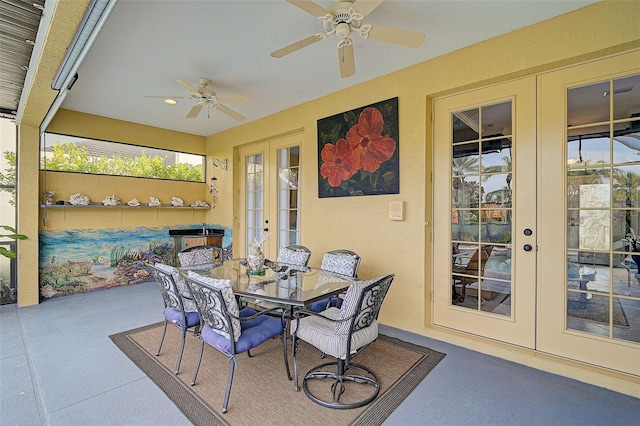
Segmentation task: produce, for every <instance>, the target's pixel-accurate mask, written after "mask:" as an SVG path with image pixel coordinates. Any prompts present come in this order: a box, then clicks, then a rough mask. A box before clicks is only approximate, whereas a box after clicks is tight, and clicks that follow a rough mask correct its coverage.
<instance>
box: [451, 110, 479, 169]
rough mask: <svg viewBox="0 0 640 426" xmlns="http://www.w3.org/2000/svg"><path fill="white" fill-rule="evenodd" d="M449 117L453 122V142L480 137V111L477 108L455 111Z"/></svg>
mask: <svg viewBox="0 0 640 426" xmlns="http://www.w3.org/2000/svg"><path fill="white" fill-rule="evenodd" d="M451 118H452V123H453V128H452V134H453V138H452V141H453V142H454V143H456V142H463V141H473V140H476V139H478V138H479V137H480V133H479V129H480V111H479V110H478V109H477V108H475V109H470V110H468V111H459V112H455V113H453V115H452V117H451ZM454 158H455V156H454Z"/></svg>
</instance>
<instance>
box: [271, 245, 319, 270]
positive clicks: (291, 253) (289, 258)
mask: <svg viewBox="0 0 640 426" xmlns="http://www.w3.org/2000/svg"><path fill="white" fill-rule="evenodd" d="M309 257H311V253H307V252H304V251H295V250H291V249H288V248H286V247H280V250H279V251H278V260H277V261H278V263H288V264H289V265H302V266H305V265H306V264H307V263H308V262H309Z"/></svg>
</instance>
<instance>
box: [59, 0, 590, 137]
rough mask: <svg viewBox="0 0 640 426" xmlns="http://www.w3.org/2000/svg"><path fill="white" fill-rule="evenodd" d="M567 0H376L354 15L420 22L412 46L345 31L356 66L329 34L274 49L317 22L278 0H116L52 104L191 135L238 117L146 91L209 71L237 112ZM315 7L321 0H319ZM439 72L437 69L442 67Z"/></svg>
mask: <svg viewBox="0 0 640 426" xmlns="http://www.w3.org/2000/svg"><path fill="white" fill-rule="evenodd" d="M595 1H596V0H568V1H559V0H554V1H540V0H535V1H528V0H502V1H495V0H494V1H484V0H473V1H431V0H422V1H406V0H386V1H385V2H384V3H382V4H381V5H380V6H379V7H378V8H377V9H375V10H374V11H373V12H372V13H371V14H370V15H369V16H367V17H366V18H365V20H364V23H368V24H374V25H375V24H381V25H386V26H392V27H399V28H405V29H410V30H414V31H421V32H424V33H426V41H425V43H424V44H423V45H422V46H421V47H419V48H416V49H412V48H407V47H403V46H397V45H393V44H388V43H382V42H378V41H375V40H365V39H362V38H361V37H360V36H359V35H356V34H354V35H353V36H352V37H353V41H354V51H355V61H356V74H355V75H354V76H352V77H349V78H344V79H343V78H340V76H339V69H338V55H337V39H336V38H335V36H332V37H330V38H327V39H325V40H322V41H319V42H317V43H315V44H312V45H311V46H308V47H305V48H303V49H301V50H299V51H296V52H294V53H291V54H290V55H288V56H285V57H283V58H280V59H275V58H272V57H271V56H270V53H271V52H272V51H274V50H277V49H279V48H282V47H284V46H286V45H288V44H291V43H293V42H295V41H298V40H300V39H303V38H306V37H308V36H310V35H313V34H315V33H318V32H321V31H322V30H323V27H322V24H321V23H320V22H319V21H318V20H317V19H316V18H314V17H313V16H312V15H310V14H308V13H306V12H304V11H303V10H301V9H299V8H297V7H295V6H293V5H292V4H289V3H287V2H286V1H284V0H263V1H247V0H234V1H221V0H213V1H211V0H210V1H139V0H134V1H131V0H119V1H118V3H117V4H116V6H115V8H114V10H113V12H112V13H111V15H110V17H109V19H108V21H107V22H106V24H105V25H104V27H103V29H102V31H101V33H100V34H99V36H98V37H97V38H96V40H95V42H94V44H93V46H92V47H91V50H90V51H89V53H88V54H87V56H86V57H85V59H84V61H83V63H82V64H81V66H80V68H79V70H78V75H79V79H78V81H77V82H76V83H75V85H74V86H73V88H72V90H71V91H70V92H69V93H68V95H67V97H66V98H65V100H64V102H63V103H62V108H66V109H70V110H75V111H80V112H85V113H90V114H96V115H100V116H104V117H110V118H115V119H120V120H125V121H131V122H135V123H141V124H146V125H150V126H155V127H160V128H165V129H171V130H178V131H182V132H187V133H191V134H197V135H203V136H207V135H211V134H214V133H218V132H220V131H222V130H225V129H228V128H231V127H234V126H237V125H239V124H241V123H239V122H237V121H235V120H233V119H232V118H230V117H228V116H227V115H225V114H223V113H221V112H219V111H216V110H213V109H212V110H211V111H210V114H209V117H208V116H207V109H206V108H204V109H203V110H202V111H201V113H200V115H199V116H198V117H197V118H195V119H187V118H185V116H186V114H187V112H188V111H189V109H190V108H191V107H192V106H193V103H194V102H193V101H191V100H188V99H182V100H179V101H180V102H179V103H178V105H174V106H171V105H166V104H164V103H163V102H162V99H149V98H145V96H147V95H162V96H165V95H167V96H188V92H187V90H186V89H185V88H184V87H182V86H181V85H179V84H178V83H177V82H176V80H175V79H176V78H180V79H183V80H185V81H187V82H189V83H191V84H192V85H193V86H197V85H198V78H201V77H205V78H209V79H211V80H212V87H213V88H214V89H215V90H216V92H217V93H218V95H236V94H237V95H244V96H247V97H249V98H250V99H251V104H227V105H228V106H229V107H231V108H233V109H234V110H236V111H238V112H239V113H240V114H242V115H244V116H246V117H247V122H249V121H253V120H257V119H260V118H262V117H265V116H268V115H271V114H274V113H277V112H279V111H282V110H285V109H287V108H290V107H293V106H295V105H299V104H301V103H304V102H307V101H310V100H313V99H316V98H319V97H322V96H324V95H327V94H329V93H333V92H336V91H339V90H341V89H344V88H347V87H350V86H353V85H356V84H358V83H361V82H364V81H367V80H371V79H373V78H375V77H378V76H381V75H384V74H388V73H390V72H393V71H395V70H398V69H402V68H405V67H407V66H410V65H413V64H417V63H420V62H423V61H426V60H428V59H431V58H434V57H437V56H440V55H443V54H445V53H447V52H451V51H454V50H457V49H460V48H462V47H465V46H469V45H472V44H475V43H478V42H480V41H482V40H486V39H489V38H492V37H495V36H497V35H500V34H503V33H507V32H510V31H513V30H515V29H518V28H521V27H523V26H527V25H530V24H533V23H535V22H539V21H542V20H545V19H548V18H551V17H553V16H556V15H560V14H563V13H566V12H569V11H572V10H574V9H578V8H581V7H584V6H586V5H588V4H591V3H594V2H595ZM316 3H318V4H319V5H320V6H322V7H324V8H325V9H326V8H328V7H329V6H330V5H331V4H332V1H331V0H318V1H317V2H316ZM443 72H446V70H443Z"/></svg>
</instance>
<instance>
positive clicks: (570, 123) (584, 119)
mask: <svg viewBox="0 0 640 426" xmlns="http://www.w3.org/2000/svg"><path fill="white" fill-rule="evenodd" d="M610 90H611V89H610V83H609V81H603V82H602V83H597V84H591V85H589V86H583V87H576V88H573V89H569V90H568V91H567V127H575V126H582V125H584V124H591V123H599V122H602V121H609V106H610V105H609V100H610V99H611V98H610V97H608V96H604V93H607V92H609V91H610Z"/></svg>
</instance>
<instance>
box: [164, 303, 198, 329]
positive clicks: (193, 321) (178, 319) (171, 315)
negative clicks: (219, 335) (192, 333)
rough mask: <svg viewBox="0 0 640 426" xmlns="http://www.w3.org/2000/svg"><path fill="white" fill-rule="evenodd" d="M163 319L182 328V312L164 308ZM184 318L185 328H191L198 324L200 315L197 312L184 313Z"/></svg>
mask: <svg viewBox="0 0 640 426" xmlns="http://www.w3.org/2000/svg"><path fill="white" fill-rule="evenodd" d="M164 317H165V318H166V319H167V321H170V322H172V323H174V324H175V325H177V326H178V327H180V328H182V312H180V311H179V310H178V309H173V308H166V309H165V310H164ZM185 318H186V320H187V327H186V328H191V327H193V326H196V325H198V324H200V315H199V314H198V313H197V312H185Z"/></svg>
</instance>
